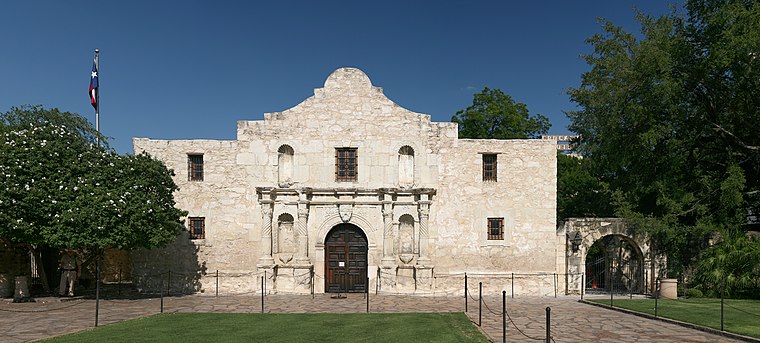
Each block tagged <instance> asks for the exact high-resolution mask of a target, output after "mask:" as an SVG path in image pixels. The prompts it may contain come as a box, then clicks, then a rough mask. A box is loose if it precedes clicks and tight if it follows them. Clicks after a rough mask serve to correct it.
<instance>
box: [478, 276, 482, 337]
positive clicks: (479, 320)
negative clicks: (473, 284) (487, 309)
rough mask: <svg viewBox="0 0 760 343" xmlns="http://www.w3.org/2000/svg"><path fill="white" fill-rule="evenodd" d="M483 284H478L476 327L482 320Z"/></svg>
mask: <svg viewBox="0 0 760 343" xmlns="http://www.w3.org/2000/svg"><path fill="white" fill-rule="evenodd" d="M482 307H483V282H478V326H480V324H481V322H482V319H483V309H482Z"/></svg>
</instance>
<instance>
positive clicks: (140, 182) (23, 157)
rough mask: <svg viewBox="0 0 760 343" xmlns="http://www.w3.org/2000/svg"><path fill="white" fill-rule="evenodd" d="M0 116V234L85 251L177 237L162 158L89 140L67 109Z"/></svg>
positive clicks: (83, 124)
mask: <svg viewBox="0 0 760 343" xmlns="http://www.w3.org/2000/svg"><path fill="white" fill-rule="evenodd" d="M0 118H1V120H0V123H2V124H0V238H2V239H5V240H6V241H10V242H14V243H19V244H25V245H28V246H29V247H31V248H36V247H40V246H42V245H45V246H50V247H54V248H73V249H78V250H87V251H91V252H93V251H94V252H97V251H103V249H106V248H119V249H132V248H136V247H145V248H152V247H158V246H162V245H165V244H168V243H169V242H171V241H173V240H174V239H175V238H176V236H177V234H178V233H179V230H180V229H181V228H182V222H181V220H180V218H181V217H182V216H183V215H184V212H183V211H181V210H179V209H177V208H175V207H174V205H175V202H174V199H173V195H172V193H173V192H174V191H176V190H177V186H176V185H175V184H174V182H173V180H172V179H171V171H169V170H167V168H166V166H165V165H164V164H163V163H162V162H160V161H158V160H156V159H153V158H151V157H150V156H147V155H144V154H143V155H137V156H130V155H127V156H122V155H118V154H116V153H114V152H113V151H111V150H109V149H107V148H105V147H102V146H100V145H98V144H96V141H95V140H96V139H98V138H100V139H101V140H102V137H100V136H99V135H98V134H97V132H95V130H93V129H92V127H91V126H90V125H89V123H88V122H87V121H86V120H85V119H84V118H82V117H81V116H79V115H76V114H73V113H68V112H60V111H59V110H57V109H51V110H46V109H43V108H41V107H39V106H35V107H29V106H25V107H20V108H12V109H11V110H10V111H9V112H6V113H3V114H2V115H0Z"/></svg>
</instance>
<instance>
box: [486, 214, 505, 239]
mask: <svg viewBox="0 0 760 343" xmlns="http://www.w3.org/2000/svg"><path fill="white" fill-rule="evenodd" d="M488 239H489V240H503V239H504V218H488Z"/></svg>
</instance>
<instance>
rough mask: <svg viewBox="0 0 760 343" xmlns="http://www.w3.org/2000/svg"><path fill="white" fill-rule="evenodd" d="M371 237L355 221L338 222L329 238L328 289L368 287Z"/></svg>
mask: <svg viewBox="0 0 760 343" xmlns="http://www.w3.org/2000/svg"><path fill="white" fill-rule="evenodd" d="M367 250H368V244H367V237H366V236H365V235H364V233H363V232H362V230H361V229H359V228H358V227H357V226H356V225H353V224H338V225H336V226H335V227H334V228H333V229H332V230H330V232H329V233H328V234H327V238H326V239H325V292H327V293H337V292H349V293H363V292H365V291H366V290H367Z"/></svg>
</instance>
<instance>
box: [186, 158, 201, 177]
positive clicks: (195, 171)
mask: <svg viewBox="0 0 760 343" xmlns="http://www.w3.org/2000/svg"><path fill="white" fill-rule="evenodd" d="M187 181H203V154H192V155H191V154H188V155H187Z"/></svg>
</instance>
